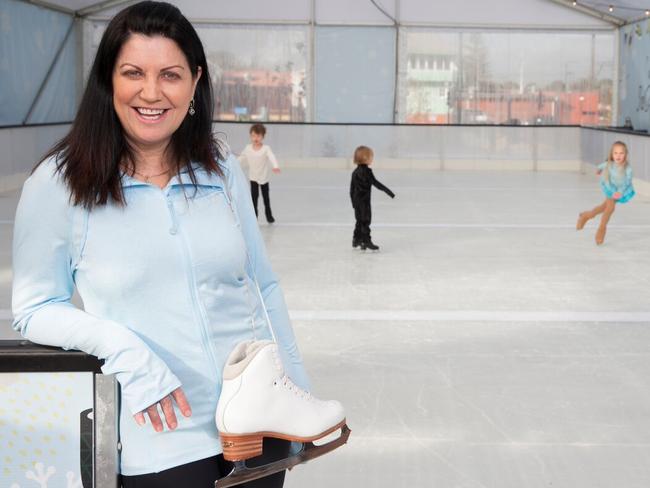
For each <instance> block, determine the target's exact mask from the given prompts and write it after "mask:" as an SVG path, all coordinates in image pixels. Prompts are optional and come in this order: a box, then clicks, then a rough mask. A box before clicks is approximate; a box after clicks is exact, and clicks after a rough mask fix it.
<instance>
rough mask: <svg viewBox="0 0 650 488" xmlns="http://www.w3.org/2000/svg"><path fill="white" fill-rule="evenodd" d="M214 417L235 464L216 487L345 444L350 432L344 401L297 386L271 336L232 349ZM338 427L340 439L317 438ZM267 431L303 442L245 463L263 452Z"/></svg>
mask: <svg viewBox="0 0 650 488" xmlns="http://www.w3.org/2000/svg"><path fill="white" fill-rule="evenodd" d="M216 423H217V429H218V430H219V436H220V437H221V445H222V447H223V457H224V459H226V460H227V461H232V462H234V465H235V466H234V469H233V470H232V471H231V472H230V474H228V475H227V476H226V477H224V478H221V479H219V480H217V481H216V483H215V487H216V488H226V487H229V486H235V485H239V484H241V483H246V482H248V481H251V480H255V479H258V478H261V477H264V476H268V475H270V474H273V473H277V472H279V471H283V470H285V469H290V468H292V467H293V466H296V465H297V464H300V463H303V462H306V461H308V460H310V459H314V458H316V457H318V456H322V455H323V454H326V453H328V452H330V451H332V450H334V449H336V448H337V447H340V446H342V445H343V444H345V443H346V442H347V440H348V437H349V435H350V430H349V429H348V427H347V425H346V423H345V412H344V410H343V406H342V405H341V404H340V403H339V402H337V401H323V400H319V399H317V398H315V397H313V396H312V395H311V394H310V393H308V392H306V391H305V390H302V389H301V388H299V387H298V386H296V385H295V384H294V383H293V382H292V381H291V379H289V377H288V376H287V375H286V374H285V373H284V369H283V367H282V363H281V360H280V354H279V352H278V346H277V344H276V343H275V342H272V341H249V342H242V343H240V344H238V345H237V347H236V348H235V349H234V350H233V352H232V353H231V354H230V356H229V357H228V360H227V362H226V365H225V367H224V371H223V386H222V390H221V396H220V397H219V402H218V404H217V413H216ZM339 430H340V432H341V433H340V435H339V436H338V437H337V438H336V439H334V440H330V441H329V442H327V443H324V444H321V445H315V444H314V443H313V442H314V441H317V440H319V439H323V438H324V437H326V436H328V435H330V434H332V433H334V432H336V431H339ZM265 437H273V438H276V439H284V440H288V441H292V442H299V443H302V449H301V450H300V451H299V452H298V453H296V454H293V455H290V456H289V457H287V458H285V459H281V460H279V461H275V462H272V463H270V464H266V465H263V466H258V467H254V468H249V467H247V465H246V463H245V461H246V460H247V459H250V458H253V457H256V456H259V455H261V454H262V445H263V439H264V438H265Z"/></svg>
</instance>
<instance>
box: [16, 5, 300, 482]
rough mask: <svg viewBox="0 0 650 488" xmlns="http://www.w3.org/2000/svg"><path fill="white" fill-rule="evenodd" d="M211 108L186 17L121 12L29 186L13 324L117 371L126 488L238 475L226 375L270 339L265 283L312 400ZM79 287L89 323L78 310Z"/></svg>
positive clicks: (139, 8)
mask: <svg viewBox="0 0 650 488" xmlns="http://www.w3.org/2000/svg"><path fill="white" fill-rule="evenodd" d="M212 107H213V100H212V93H211V88H210V77H209V73H208V66H207V63H206V59H205V54H204V51H203V47H202V45H201V41H200V40H199V38H198V36H197V34H196V32H195V30H194V29H193V27H192V25H191V24H190V23H189V22H188V21H187V19H185V17H183V15H182V14H181V13H180V11H179V10H178V9H177V8H176V7H173V6H171V5H169V4H166V3H159V2H142V3H138V4H136V5H133V6H131V7H129V8H127V9H125V10H123V11H121V12H120V13H119V14H117V16H116V17H115V18H114V19H113V20H112V21H111V22H110V24H109V25H108V27H107V29H106V32H105V33H104V36H103V38H102V41H101V43H100V46H99V49H98V51H97V56H96V59H95V62H94V64H93V67H92V69H91V72H90V75H89V79H88V84H87V87H86V90H85V93H84V96H83V99H82V102H81V105H80V108H79V112H78V114H77V116H76V118H75V121H74V123H73V126H72V128H71V130H70V133H69V134H68V135H67V136H66V137H65V138H64V139H63V140H62V141H61V142H59V143H58V144H57V145H56V146H55V147H54V148H53V149H52V151H51V152H50V153H49V154H48V155H47V156H46V158H45V159H44V160H43V161H42V162H41V163H40V164H39V165H38V166H37V168H36V169H35V170H34V172H33V174H32V175H31V177H30V178H29V180H28V181H27V182H26V183H25V186H24V189H23V194H22V196H21V200H20V204H19V206H18V210H17V214H16V221H15V230H14V251H13V253H14V288H13V308H14V316H15V321H14V327H15V328H16V329H17V330H19V331H20V332H21V333H22V334H23V335H24V336H25V337H26V338H27V339H29V340H31V341H33V342H37V343H41V344H48V345H53V346H59V347H63V348H66V349H79V350H82V351H85V352H87V353H89V354H92V355H95V356H97V357H99V358H101V359H103V360H104V366H103V368H102V369H103V372H104V373H106V374H111V373H114V374H115V375H116V377H117V379H118V381H119V383H120V387H121V394H122V407H123V408H122V409H121V412H120V439H121V445H122V451H121V472H122V475H123V476H122V482H123V486H124V487H125V488H130V487H134V486H137V487H149V486H152V487H153V486H155V487H166V486H170V487H171V486H174V487H178V486H196V487H204V486H205V487H208V486H213V483H214V481H215V479H216V478H218V477H220V476H223V475H224V474H226V473H225V472H224V470H227V469H228V466H226V464H225V463H224V461H223V459H222V458H221V457H220V456H219V453H220V452H221V445H220V443H219V438H218V435H217V430H216V427H215V425H214V413H215V408H216V405H217V400H218V398H219V393H220V386H221V369H222V367H223V364H224V361H225V358H226V357H227V355H228V353H229V352H230V351H231V349H232V348H233V347H234V345H235V344H237V343H238V342H240V341H242V340H246V339H252V338H253V336H254V335H255V336H256V337H257V338H268V337H270V334H269V331H268V329H267V328H266V326H265V322H264V318H263V314H261V313H259V312H258V311H259V310H261V309H262V308H261V307H262V304H260V303H259V302H260V301H259V300H257V298H256V295H255V294H253V293H251V292H250V290H251V289H255V288H254V286H255V284H254V283H253V282H252V280H253V278H252V276H256V277H257V280H258V281H259V285H260V287H261V290H262V295H263V297H264V302H265V304H266V307H267V308H268V311H269V314H270V316H271V321H272V323H273V324H274V329H275V333H276V337H277V340H278V342H279V344H280V349H281V353H282V355H283V362H284V364H285V368H286V369H287V370H288V374H289V376H291V377H292V379H293V380H294V381H295V382H296V383H297V384H298V385H300V386H301V387H303V388H308V380H307V376H306V373H305V371H304V368H303V365H302V361H301V358H300V355H299V352H298V349H297V347H296V343H295V339H294V335H293V331H292V329H291V325H290V323H289V318H288V314H287V309H286V305H285V303H284V299H283V296H282V292H281V290H280V288H279V286H278V283H277V280H276V278H275V276H274V275H273V272H272V271H271V268H270V265H269V262H268V259H267V257H266V254H265V251H264V245H263V242H262V239H261V236H260V234H259V230H258V227H257V222H256V219H255V213H254V211H253V208H252V205H251V201H250V194H249V192H248V186H247V185H248V184H247V181H246V179H245V178H244V176H243V174H242V172H241V170H240V168H239V165H238V163H237V161H236V160H235V159H234V158H233V157H232V156H229V155H227V154H224V153H223V152H222V150H221V149H220V148H219V145H218V144H217V143H216V142H215V140H214V139H213V136H212V132H211V116H212ZM229 196H231V197H232V200H233V203H234V205H235V207H236V208H237V211H238V214H239V220H240V223H237V220H236V219H235V217H234V215H233V212H232V210H231V208H230V207H229V200H228V199H229ZM247 253H248V255H247ZM248 263H250V267H252V268H253V269H249V265H248ZM75 286H76V289H77V290H78V292H79V295H80V296H81V298H82V299H83V302H84V310H83V311H82V310H79V309H77V308H75V307H74V306H73V305H72V304H71V302H70V299H71V297H72V295H73V290H74V288H75ZM253 329H255V330H253ZM179 412H180V415H179V414H178V413H179ZM161 413H162V416H161ZM271 447H272V449H271V450H273V449H274V450H275V453H274V454H273V455H275V456H276V457H282V456H284V454H285V452H286V450H287V445H286V443H284V442H277V445H275V446H271ZM265 452H266V450H265ZM283 479H284V473H279V474H278V475H275V476H272V477H269V478H265V479H262V480H258V481H255V482H251V483H250V484H248V485H247V486H250V487H253V486H255V487H269V488H270V487H280V486H282V484H283Z"/></svg>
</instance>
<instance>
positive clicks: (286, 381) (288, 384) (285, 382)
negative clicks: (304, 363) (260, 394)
mask: <svg viewBox="0 0 650 488" xmlns="http://www.w3.org/2000/svg"><path fill="white" fill-rule="evenodd" d="M278 383H282V386H284V387H285V388H286V389H288V390H289V391H291V392H293V393H294V394H296V395H298V396H300V397H301V398H304V399H305V400H311V399H312V398H313V397H312V395H311V393H309V392H308V391H306V390H303V389H302V388H300V387H299V386H298V385H296V384H295V383H294V382H293V381H291V378H289V377H288V376H287V375H286V374H285V375H284V376H283V377H282V378H281V379H280V380H279V381H277V382H276V384H278Z"/></svg>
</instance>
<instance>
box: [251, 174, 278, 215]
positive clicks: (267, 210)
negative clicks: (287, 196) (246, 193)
mask: <svg viewBox="0 0 650 488" xmlns="http://www.w3.org/2000/svg"><path fill="white" fill-rule="evenodd" d="M260 186H261V187H262V200H264V214H265V215H266V218H269V217H272V216H273V213H272V212H271V199H270V198H269V184H268V183H264V184H262V185H260V184H259V183H258V182H257V181H251V197H253V207H254V208H255V215H257V200H258V199H259V195H260V192H259V187H260Z"/></svg>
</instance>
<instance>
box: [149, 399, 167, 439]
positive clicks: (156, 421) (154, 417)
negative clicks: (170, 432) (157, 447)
mask: <svg viewBox="0 0 650 488" xmlns="http://www.w3.org/2000/svg"><path fill="white" fill-rule="evenodd" d="M146 412H147V414H149V420H151V425H152V426H153V429H154V430H155V431H156V432H162V431H163V423H162V420H160V415H159V414H158V404H157V403H156V404H154V405H151V406H150V407H148V408H147V410H146Z"/></svg>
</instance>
